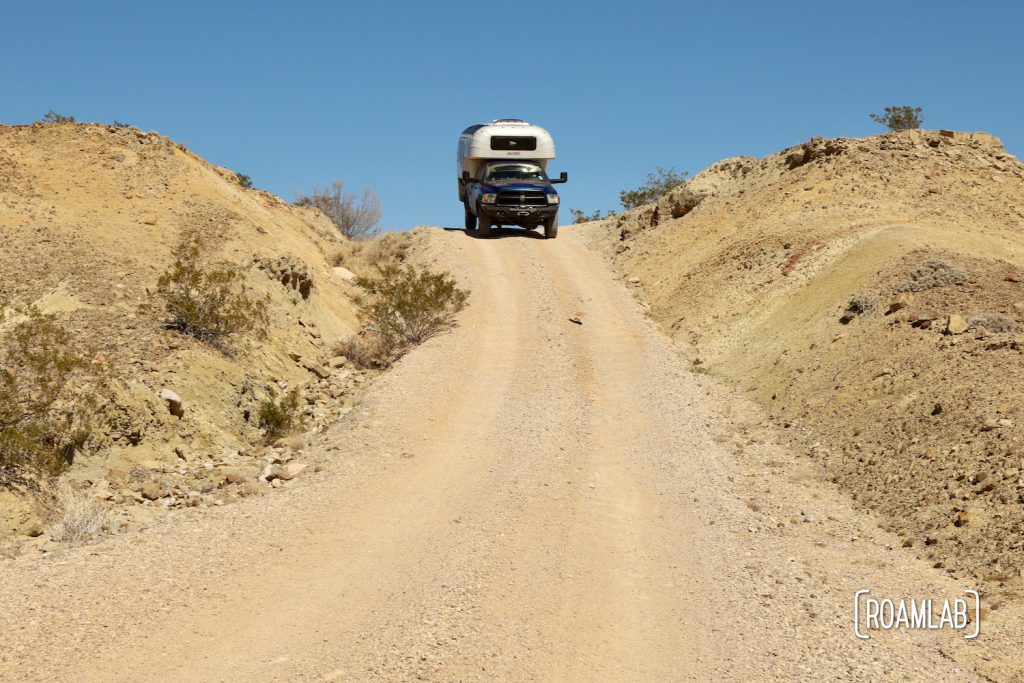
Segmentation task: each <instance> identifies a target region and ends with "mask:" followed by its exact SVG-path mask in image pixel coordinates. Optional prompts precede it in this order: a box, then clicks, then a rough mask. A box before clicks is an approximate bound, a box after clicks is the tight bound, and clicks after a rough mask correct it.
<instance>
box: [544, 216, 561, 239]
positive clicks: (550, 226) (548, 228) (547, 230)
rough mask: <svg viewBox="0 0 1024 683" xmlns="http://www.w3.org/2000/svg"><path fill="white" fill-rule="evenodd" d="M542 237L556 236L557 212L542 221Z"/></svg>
mask: <svg viewBox="0 0 1024 683" xmlns="http://www.w3.org/2000/svg"><path fill="white" fill-rule="evenodd" d="M544 237H545V238H547V239H549V240H553V239H555V238H556V237H558V214H557V213H556V214H555V215H554V216H552V217H551V220H549V221H547V222H546V223H544Z"/></svg>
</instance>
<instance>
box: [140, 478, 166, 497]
mask: <svg viewBox="0 0 1024 683" xmlns="http://www.w3.org/2000/svg"><path fill="white" fill-rule="evenodd" d="M162 495H164V489H163V487H162V486H160V484H158V483H157V482H155V481H147V482H146V483H145V484H143V485H142V497H143V498H145V499H146V500H156V499H158V498H160V497H161V496H162Z"/></svg>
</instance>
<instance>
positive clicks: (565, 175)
mask: <svg viewBox="0 0 1024 683" xmlns="http://www.w3.org/2000/svg"><path fill="white" fill-rule="evenodd" d="M567 182H569V174H568V173H566V172H565V171H562V173H561V175H559V176H558V179H557V180H552V181H551V184H552V185H554V184H555V183H567Z"/></svg>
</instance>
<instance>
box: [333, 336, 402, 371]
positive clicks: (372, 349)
mask: <svg viewBox="0 0 1024 683" xmlns="http://www.w3.org/2000/svg"><path fill="white" fill-rule="evenodd" d="M334 353H335V355H338V356H345V357H346V358H348V359H349V361H351V362H352V364H353V365H355V366H356V367H357V368H363V369H364V370H384V369H385V368H387V367H388V366H389V365H391V364H392V363H393V362H395V361H396V360H398V358H399V357H400V356H401V355H402V350H401V348H400V347H399V346H398V345H397V344H396V343H395V342H394V341H392V340H390V339H387V338H385V337H383V336H381V335H379V334H371V333H368V332H363V333H362V334H358V335H355V336H353V337H349V338H348V339H344V340H342V341H340V342H338V343H337V344H336V345H335V347H334Z"/></svg>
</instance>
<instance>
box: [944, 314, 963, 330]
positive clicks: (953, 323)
mask: <svg viewBox="0 0 1024 683" xmlns="http://www.w3.org/2000/svg"><path fill="white" fill-rule="evenodd" d="M966 331H967V321H966V320H965V319H964V317H963V316H961V315H957V314H956V313H954V314H952V315H950V316H949V318H947V319H946V334H963V333H964V332H966Z"/></svg>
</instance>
